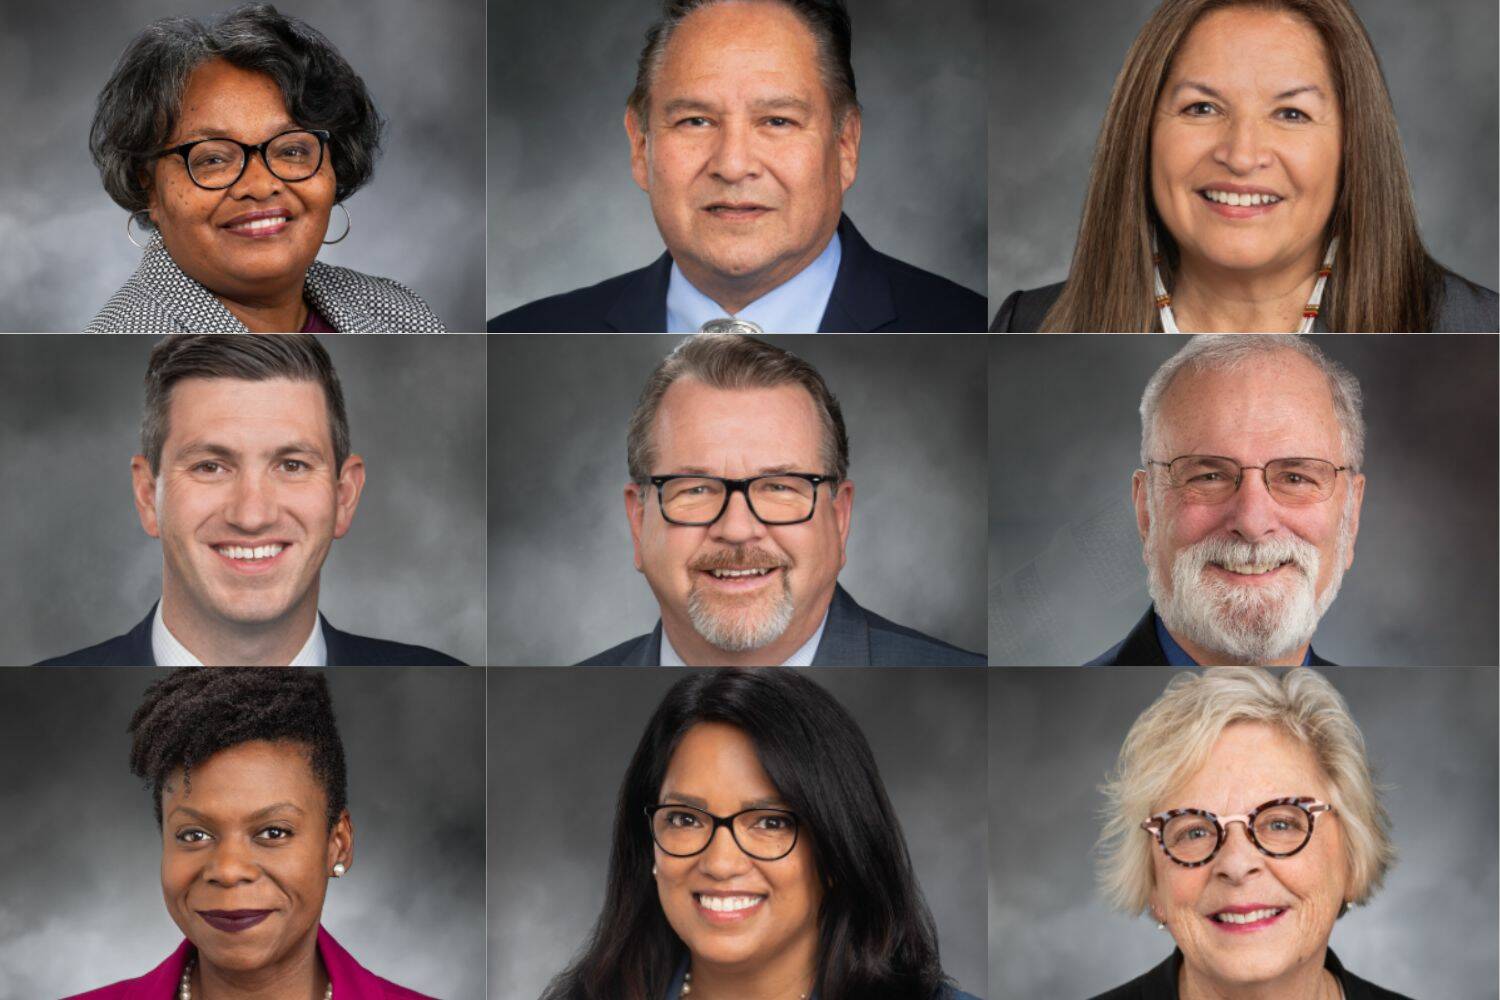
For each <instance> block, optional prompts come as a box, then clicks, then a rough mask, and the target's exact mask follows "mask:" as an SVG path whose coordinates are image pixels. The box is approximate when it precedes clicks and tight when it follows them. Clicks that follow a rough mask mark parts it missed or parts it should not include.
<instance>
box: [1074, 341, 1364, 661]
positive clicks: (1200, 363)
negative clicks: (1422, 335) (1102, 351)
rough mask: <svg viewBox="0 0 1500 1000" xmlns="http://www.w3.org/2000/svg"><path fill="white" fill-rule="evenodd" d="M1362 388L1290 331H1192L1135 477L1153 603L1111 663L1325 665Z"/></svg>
mask: <svg viewBox="0 0 1500 1000" xmlns="http://www.w3.org/2000/svg"><path fill="white" fill-rule="evenodd" d="M1364 435H1365V430H1364V418H1363V417H1362V416H1361V414H1360V390H1359V382H1358V380H1357V379H1355V377H1354V376H1353V375H1351V374H1350V373H1349V372H1348V371H1347V370H1345V369H1344V368H1343V367H1342V366H1340V365H1339V364H1337V363H1336V362H1334V361H1332V360H1330V359H1329V358H1327V357H1325V356H1324V354H1323V352H1322V351H1321V350H1319V349H1318V348H1317V347H1316V346H1315V345H1314V344H1313V343H1312V342H1311V341H1309V340H1305V339H1303V338H1301V337H1293V336H1284V335H1283V336H1245V335H1224V336H1207V337H1194V338H1193V339H1192V340H1190V341H1188V343H1187V345H1186V346H1185V347H1183V348H1182V350H1180V351H1178V352H1177V353H1176V354H1175V355H1173V356H1172V357H1171V358H1170V359H1168V360H1167V362H1166V363H1165V364H1163V365H1162V366H1161V367H1160V368H1159V369H1157V371H1156V374H1155V375H1153V376H1152V377H1151V380H1150V382H1148V383H1147V385H1146V391H1145V393H1144V395H1143V396H1142V398H1141V468H1140V469H1138V470H1136V472H1135V475H1134V477H1133V479H1132V481H1131V495H1132V497H1133V499H1134V502H1135V513H1136V522H1137V526H1138V528H1139V530H1140V535H1141V542H1142V556H1143V558H1144V560H1145V562H1146V573H1147V586H1148V589H1149V590H1150V592H1151V599H1152V602H1153V603H1152V606H1151V608H1149V609H1148V610H1147V611H1146V614H1145V615H1144V616H1143V617H1142V618H1141V620H1140V622H1138V623H1137V624H1136V626H1135V628H1134V629H1132V630H1131V633H1130V635H1128V636H1127V637H1126V638H1125V639H1124V640H1123V641H1121V642H1120V643H1119V644H1117V645H1116V646H1114V647H1113V648H1112V649H1110V650H1109V651H1108V652H1106V653H1104V654H1103V655H1102V656H1100V657H1098V658H1097V659H1095V660H1093V661H1091V662H1090V664H1089V665H1090V666H1099V665H1156V666H1198V665H1203V666H1207V665H1218V664H1262V665H1267V666H1284V665H1295V664H1310V665H1326V664H1327V662H1328V661H1326V660H1324V659H1322V658H1321V657H1319V656H1318V655H1317V654H1316V653H1315V652H1314V651H1313V649H1312V637H1313V632H1314V631H1315V630H1316V629H1317V626H1318V621H1319V619H1321V618H1322V616H1323V614H1324V612H1326V611H1327V610H1328V608H1329V606H1330V605H1332V604H1333V600H1334V598H1335V597H1336V596H1338V592H1339V585H1340V584H1341V583H1342V581H1343V577H1344V572H1345V570H1347V569H1348V568H1349V566H1350V564H1351V563H1353V561H1354V542H1355V538H1356V536H1357V535H1358V534H1359V511H1360V505H1361V503H1362V501H1363V499H1364V492H1365V477H1364V475H1363V474H1362V473H1361V472H1360V468H1361V465H1362V462H1363V458H1364Z"/></svg>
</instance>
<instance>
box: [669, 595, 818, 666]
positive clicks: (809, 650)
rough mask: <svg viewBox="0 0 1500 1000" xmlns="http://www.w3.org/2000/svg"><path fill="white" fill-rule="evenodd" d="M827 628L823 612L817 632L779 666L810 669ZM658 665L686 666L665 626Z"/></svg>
mask: <svg viewBox="0 0 1500 1000" xmlns="http://www.w3.org/2000/svg"><path fill="white" fill-rule="evenodd" d="M830 607H832V605H830ZM827 627H828V612H827V611H824V612H823V620H822V621H820V622H818V630H817V631H816V632H814V633H813V634H812V637H811V638H810V639H808V640H807V641H806V642H804V643H803V644H802V645H801V646H799V647H797V651H796V652H795V653H793V654H792V655H791V656H788V657H787V658H786V661H785V662H783V663H782V664H781V666H783V667H810V666H812V661H813V657H814V656H816V655H817V653H818V643H820V642H822V641H823V629H825V628H827ZM660 665H661V666H663V667H685V666H687V664H686V663H684V662H683V659H682V657H681V656H679V655H677V650H675V649H673V648H672V640H671V639H668V638H667V629H666V626H663V627H662V630H661V664H660Z"/></svg>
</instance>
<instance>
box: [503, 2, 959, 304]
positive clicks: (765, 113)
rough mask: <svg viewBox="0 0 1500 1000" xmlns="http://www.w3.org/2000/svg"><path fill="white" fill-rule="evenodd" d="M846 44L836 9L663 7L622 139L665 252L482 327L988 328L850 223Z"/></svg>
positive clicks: (851, 148) (950, 285)
mask: <svg viewBox="0 0 1500 1000" xmlns="http://www.w3.org/2000/svg"><path fill="white" fill-rule="evenodd" d="M850 39H851V27H850V23H849V14H848V12H847V10H846V9H845V7H844V3H843V0H776V2H765V3H740V2H726V0H666V2H665V3H664V4H663V11H662V17H661V19H660V20H659V21H658V22H657V23H656V24H655V25H654V26H653V27H652V28H651V30H650V31H649V32H648V34H647V41H646V46H645V48H644V49H643V50H642V52H641V57H640V62H639V65H638V67H637V70H636V84H635V89H634V90H633V91H632V92H631V94H630V98H629V100H628V102H627V107H626V110H625V131H626V133H627V134H628V135H629V138H630V161H631V171H632V173H633V174H634V176H635V182H636V183H637V184H638V185H640V187H641V189H642V190H644V191H645V192H646V193H647V194H648V195H649V196H650V200H651V212H652V215H653V216H654V217H655V219H656V225H657V228H658V229H659V230H660V232H661V236H662V241H663V242H664V243H665V244H666V247H667V252H666V253H664V254H663V255H662V256H661V257H660V258H658V259H657V261H656V262H655V263H654V264H652V265H650V266H649V267H645V268H642V269H641V270H638V271H632V272H630V273H628V274H624V275H620V276H619V277H615V278H611V279H609V280H608V281H604V282H602V283H600V284H597V285H594V286H592V287H590V288H582V289H578V290H576V291H573V292H569V293H567V294H564V295H556V296H552V297H551V298H546V299H542V300H540V301H537V302H532V303H529V304H528V305H524V306H522V307H520V308H519V309H515V310H512V311H511V312H508V313H505V314H504V315H501V316H497V317H495V318H493V319H491V320H490V322H489V331H490V332H491V333H497V332H515V333H550V332H598V331H604V330H607V331H621V332H631V333H650V332H657V333H660V332H667V333H692V332H696V331H699V330H710V331H712V330H719V331H728V330H733V331H738V332H747V333H756V332H760V331H762V330H764V331H772V332H777V333H814V332H818V331H828V332H841V333H847V332H864V331H873V330H884V331H902V332H916V333H930V332H950V333H953V332H983V331H984V330H985V327H986V315H985V311H986V306H985V300H984V298H983V297H982V296H980V295H977V294H975V293H974V292H971V291H969V290H968V289H967V288H964V287H962V286H960V285H957V284H955V283H954V282H952V281H949V280H947V279H946V278H941V277H938V276H937V275H935V274H930V273H928V272H926V271H923V270H920V269H919V268H916V267H912V266H911V265H910V264H905V263H903V262H901V261H899V260H896V259H894V258H892V257H888V256H886V255H885V254H882V253H879V252H877V251H876V250H875V249H874V248H872V247H871V246H870V244H868V243H867V242H865V240H864V238H863V237H862V236H861V235H860V234H859V231H858V230H856V229H855V228H854V223H852V222H850V221H849V219H848V217H847V216H844V215H843V213H842V208H843V198H844V192H845V191H847V190H848V189H849V187H850V186H851V185H852V184H853V183H854V178H855V174H856V173H857V172H858V169H859V142H860V129H861V118H860V109H859V101H858V99H857V97H856V95H855V89H854V69H853V66H852V64H851V61H850V48H851V40H850ZM735 324H738V325H735Z"/></svg>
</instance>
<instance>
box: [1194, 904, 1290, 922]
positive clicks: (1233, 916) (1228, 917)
mask: <svg viewBox="0 0 1500 1000" xmlns="http://www.w3.org/2000/svg"><path fill="white" fill-rule="evenodd" d="M1285 912H1286V910H1285V909H1284V908H1278V907H1274V906H1271V907H1267V908H1265V909H1263V910H1251V911H1250V912H1249V913H1229V912H1227V911H1226V912H1223V913H1215V914H1214V915H1213V916H1211V917H1209V919H1210V920H1212V921H1214V922H1215V923H1219V924H1254V923H1259V922H1260V921H1262V920H1270V919H1271V918H1272V917H1279V916H1281V915H1282V914H1283V913H1285Z"/></svg>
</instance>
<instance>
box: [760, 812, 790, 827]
mask: <svg viewBox="0 0 1500 1000" xmlns="http://www.w3.org/2000/svg"><path fill="white" fill-rule="evenodd" d="M755 825H756V826H758V827H760V828H761V829H762V830H790V829H791V828H792V818H791V817H790V816H781V815H778V814H776V813H767V814H765V815H764V816H762V817H761V818H760V819H759V820H757V821H756V824H755Z"/></svg>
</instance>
